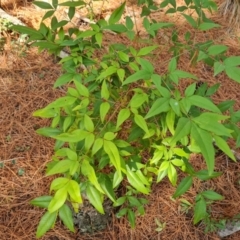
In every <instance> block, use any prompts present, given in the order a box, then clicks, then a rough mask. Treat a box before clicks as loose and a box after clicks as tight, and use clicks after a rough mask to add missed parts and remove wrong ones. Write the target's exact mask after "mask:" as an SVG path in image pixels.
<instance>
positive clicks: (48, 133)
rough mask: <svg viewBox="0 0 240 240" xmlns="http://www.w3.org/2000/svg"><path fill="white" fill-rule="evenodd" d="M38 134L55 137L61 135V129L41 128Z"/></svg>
mask: <svg viewBox="0 0 240 240" xmlns="http://www.w3.org/2000/svg"><path fill="white" fill-rule="evenodd" d="M36 132H37V133H38V134H40V135H42V136H45V137H53V136H57V135H59V134H60V133H61V131H60V130H59V129H57V128H51V127H45V128H39V129H38V130H37V131H36Z"/></svg>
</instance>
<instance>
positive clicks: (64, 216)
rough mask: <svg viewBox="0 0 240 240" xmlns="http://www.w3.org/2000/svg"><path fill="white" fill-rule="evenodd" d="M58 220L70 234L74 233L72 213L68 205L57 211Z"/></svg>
mask: <svg viewBox="0 0 240 240" xmlns="http://www.w3.org/2000/svg"><path fill="white" fill-rule="evenodd" d="M59 218H60V219H61V220H62V222H63V223H64V225H65V226H66V227H67V228H68V229H69V230H70V231H71V232H74V224H73V216H72V211H71V209H70V207H69V206H68V205H66V204H64V205H63V206H62V207H61V208H60V209H59Z"/></svg>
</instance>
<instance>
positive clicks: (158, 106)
mask: <svg viewBox="0 0 240 240" xmlns="http://www.w3.org/2000/svg"><path fill="white" fill-rule="evenodd" d="M168 110H169V99H168V98H159V99H157V100H156V101H155V102H154V103H153V105H152V107H151V108H150V110H149V111H148V113H147V115H146V116H145V119H147V118H150V117H153V116H156V115H157V114H160V113H162V112H167V111H168Z"/></svg>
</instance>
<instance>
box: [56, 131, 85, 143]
mask: <svg viewBox="0 0 240 240" xmlns="http://www.w3.org/2000/svg"><path fill="white" fill-rule="evenodd" d="M88 135H89V132H87V131H84V130H82V129H77V130H74V131H72V132H71V133H62V134H60V135H57V136H53V138H55V139H58V140H60V141H63V142H69V143H74V142H79V141H82V140H83V139H85V138H86V137H87V136H88Z"/></svg>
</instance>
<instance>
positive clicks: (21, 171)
mask: <svg viewBox="0 0 240 240" xmlns="http://www.w3.org/2000/svg"><path fill="white" fill-rule="evenodd" d="M17 174H18V176H23V175H24V174H25V170H24V169H23V168H19V169H18V172H17Z"/></svg>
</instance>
